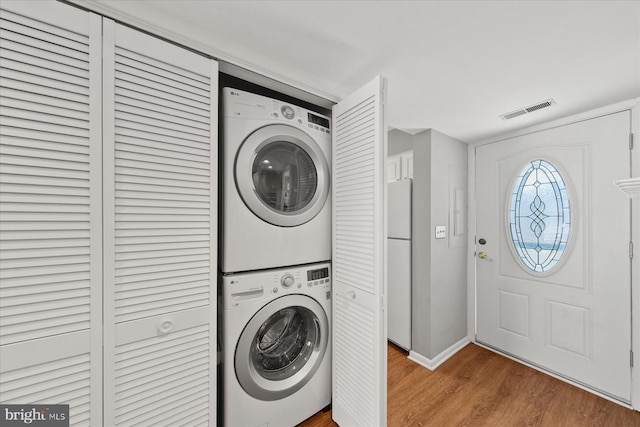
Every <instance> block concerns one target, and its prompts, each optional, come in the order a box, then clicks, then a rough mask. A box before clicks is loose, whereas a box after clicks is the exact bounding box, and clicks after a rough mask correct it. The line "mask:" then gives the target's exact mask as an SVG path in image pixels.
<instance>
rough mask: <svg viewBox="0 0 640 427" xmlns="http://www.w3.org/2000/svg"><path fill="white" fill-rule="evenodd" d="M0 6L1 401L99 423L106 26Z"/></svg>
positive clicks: (58, 7)
mask: <svg viewBox="0 0 640 427" xmlns="http://www.w3.org/2000/svg"><path fill="white" fill-rule="evenodd" d="M0 8H1V11H0V19H1V23H0V61H1V62H0V68H1V70H0V98H1V100H0V101H1V106H0V136H1V140H0V157H1V159H0V402H1V403H3V404H68V405H70V425H72V426H89V425H94V426H95V425H100V424H101V423H102V383H101V381H102V359H101V354H102V346H101V344H102V342H101V341H102V337H101V331H102V310H101V304H102V303H101V296H102V270H101V265H102V252H101V248H102V223H101V221H102V218H101V216H102V212H101V209H102V206H101V185H102V184H101V161H102V160H101V146H100V144H101V141H100V139H101V125H100V123H101V88H102V84H101V68H100V66H101V19H100V17H99V16H97V15H95V14H90V13H87V12H84V11H81V10H79V9H76V8H74V7H71V6H67V5H64V4H61V3H57V2H53V1H48V2H44V1H43V2H40V1H21V2H18V1H15V2H13V1H3V2H2V3H1V4H0Z"/></svg>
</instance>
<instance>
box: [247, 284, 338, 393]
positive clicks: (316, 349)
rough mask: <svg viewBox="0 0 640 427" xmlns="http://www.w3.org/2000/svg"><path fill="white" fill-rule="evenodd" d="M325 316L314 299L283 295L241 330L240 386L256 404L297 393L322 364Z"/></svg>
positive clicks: (325, 337)
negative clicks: (255, 400) (258, 400)
mask: <svg viewBox="0 0 640 427" xmlns="http://www.w3.org/2000/svg"><path fill="white" fill-rule="evenodd" d="M328 335H329V329H328V322H327V315H326V314H325V312H324V310H323V309H322V307H321V306H320V304H318V303H317V302H316V301H315V300H314V299H313V298H310V297H308V296H304V295H287V296H283V297H280V298H278V299H276V300H273V301H271V302H270V303H269V304H267V305H266V306H264V307H262V309H260V311H258V312H257V313H256V314H255V315H254V316H253V318H251V320H250V321H249V323H248V324H247V326H245V328H244V330H243V331H242V334H241V335H240V339H239V340H238V345H237V347H236V353H235V370H236V376H237V378H238V381H239V382H240V385H241V386H242V388H243V389H244V391H246V392H247V393H248V394H250V395H251V396H253V397H255V398H256V399H260V400H278V399H282V398H284V397H287V396H289V395H291V394H293V393H295V392H296V391H298V390H300V389H301V388H302V386H304V385H305V384H306V383H307V382H308V381H309V380H310V379H311V378H312V377H313V375H314V374H315V372H316V371H317V370H318V368H319V367H320V364H321V363H322V360H323V357H324V354H325V351H326V349H327V339H328V338H327V337H328Z"/></svg>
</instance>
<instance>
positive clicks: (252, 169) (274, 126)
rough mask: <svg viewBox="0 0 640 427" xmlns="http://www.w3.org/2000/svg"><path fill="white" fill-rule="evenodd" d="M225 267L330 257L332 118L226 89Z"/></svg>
mask: <svg viewBox="0 0 640 427" xmlns="http://www.w3.org/2000/svg"><path fill="white" fill-rule="evenodd" d="M222 111H223V122H222V128H223V129H222V130H223V138H222V139H223V146H222V148H223V150H222V151H223V153H222V162H221V168H222V189H221V197H222V198H221V202H222V203H221V209H220V213H221V230H220V239H221V250H220V251H219V254H220V268H221V270H222V271H223V272H224V273H230V272H242V271H251V270H259V269H265V268H275V267H283V266H292V265H298V264H305V263H312V262H321V261H328V260H329V259H330V258H331V203H330V200H331V198H330V197H329V193H330V188H331V182H330V178H331V168H330V166H329V159H330V158H331V132H330V121H329V118H327V117H325V116H322V115H320V114H317V113H315V112H312V111H309V110H306V109H304V108H302V107H298V106H295V105H292V104H289V103H286V102H282V101H279V100H275V99H271V98H266V97H264V96H261V95H256V94H252V93H248V92H244V91H241V90H238V89H232V88H223V94H222Z"/></svg>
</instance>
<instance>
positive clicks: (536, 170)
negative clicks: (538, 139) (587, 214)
mask: <svg viewBox="0 0 640 427" xmlns="http://www.w3.org/2000/svg"><path fill="white" fill-rule="evenodd" d="M570 230H571V207H570V203H569V196H568V193H567V186H566V184H565V180H564V179H563V177H562V175H561V174H560V172H559V171H558V169H557V168H556V167H554V166H553V165H552V164H551V163H550V162H548V161H546V160H542V159H537V160H533V161H531V162H529V163H528V164H527V165H526V166H525V167H524V168H523V169H522V170H521V172H520V174H519V175H518V177H517V178H516V180H515V184H514V186H513V189H512V192H511V197H510V202H509V231H510V237H511V241H512V243H513V248H514V250H515V253H516V258H518V260H519V261H520V263H521V265H522V266H523V267H524V268H525V270H527V271H530V272H534V273H546V272H549V271H551V270H552V269H553V268H554V267H555V266H556V265H557V264H558V262H559V261H560V259H561V258H562V256H563V254H564V252H565V249H566V246H567V242H568V241H569V232H570Z"/></svg>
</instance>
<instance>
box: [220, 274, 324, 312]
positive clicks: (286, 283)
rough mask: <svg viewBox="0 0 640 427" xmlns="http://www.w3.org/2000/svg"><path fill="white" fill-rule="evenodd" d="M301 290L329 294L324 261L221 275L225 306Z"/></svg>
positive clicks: (301, 291)
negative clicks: (321, 262)
mask: <svg viewBox="0 0 640 427" xmlns="http://www.w3.org/2000/svg"><path fill="white" fill-rule="evenodd" d="M288 294H303V295H309V296H312V297H314V298H316V299H321V300H326V299H329V298H330V295H331V265H330V264H328V263H323V264H313V265H308V266H298V267H292V268H278V269H274V270H264V271H253V272H247V273H238V274H230V275H226V276H222V298H223V300H224V301H223V304H224V308H225V310H227V309H231V308H234V307H238V306H240V305H243V304H246V303H254V302H259V301H263V300H272V299H274V298H278V297H280V296H282V295H288Z"/></svg>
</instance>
